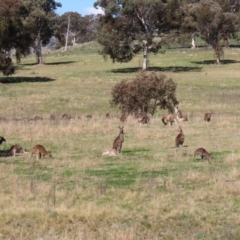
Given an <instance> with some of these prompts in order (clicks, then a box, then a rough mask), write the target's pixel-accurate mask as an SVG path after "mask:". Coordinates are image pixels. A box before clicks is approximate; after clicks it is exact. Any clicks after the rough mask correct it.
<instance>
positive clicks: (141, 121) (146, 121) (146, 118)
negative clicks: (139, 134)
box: [138, 115, 150, 124]
mask: <svg viewBox="0 0 240 240" xmlns="http://www.w3.org/2000/svg"><path fill="white" fill-rule="evenodd" d="M149 121H150V117H149V116H148V115H144V116H143V117H142V119H141V120H138V122H139V123H142V124H147V123H149Z"/></svg>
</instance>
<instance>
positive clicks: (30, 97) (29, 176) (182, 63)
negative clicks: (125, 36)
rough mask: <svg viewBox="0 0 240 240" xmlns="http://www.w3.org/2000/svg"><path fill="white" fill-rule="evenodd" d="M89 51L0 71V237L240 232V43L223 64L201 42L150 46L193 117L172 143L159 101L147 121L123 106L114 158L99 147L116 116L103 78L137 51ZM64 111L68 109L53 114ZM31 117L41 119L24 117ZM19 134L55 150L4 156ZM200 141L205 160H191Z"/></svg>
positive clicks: (104, 145)
mask: <svg viewBox="0 0 240 240" xmlns="http://www.w3.org/2000/svg"><path fill="white" fill-rule="evenodd" d="M97 50H98V46H97V45H95V44H88V45H83V46H80V47H77V48H73V49H69V51H68V52H66V53H62V52H55V53H49V54H47V55H45V56H44V58H45V63H46V64H45V65H43V66H36V65H35V64H34V63H35V57H33V56H32V57H27V58H26V59H23V60H22V62H21V64H20V65H18V67H17V73H16V74H15V75H14V76H10V77H1V78H0V82H1V84H0V92H1V94H0V102H1V106H2V107H1V109H0V117H5V118H6V120H5V121H4V120H2V121H1V132H0V135H1V136H4V137H5V138H6V140H7V141H6V142H4V143H3V144H2V145H0V153H1V156H0V180H1V181H0V189H1V191H0V192H1V193H0V194H1V198H0V210H1V215H0V222H1V224H0V239H23V240H27V239H29V240H32V239H38V240H40V239H44V240H50V239H51V240H54V239H56V240H59V239H60V240H63V239H64V240H66V239H87V240H91V239H119V240H120V239H122V240H126V239H128V240H136V239H142V240H143V239H144V240H145V239H166V240H169V239H176V240H179V239H184V240H186V239H239V238H240V230H239V224H240V217H239V216H240V210H239V209H240V200H239V194H240V171H239V170H240V150H239V136H240V131H239V130H240V107H239V100H240V94H239V92H240V75H239V68H240V49H237V48H231V49H226V50H225V54H224V59H223V61H222V64H221V65H216V64H214V62H213V58H214V54H213V52H212V51H209V50H194V51H192V50H190V49H175V50H167V51H166V52H165V54H158V55H150V56H149V59H150V67H149V70H155V71H162V72H164V74H166V75H167V76H169V77H171V78H172V79H173V80H174V81H175V82H176V83H177V84H178V88H177V97H178V100H179V102H180V104H179V108H180V109H181V110H182V112H183V113H184V114H187V115H188V119H189V121H188V122H183V123H181V126H182V129H183V131H184V133H185V142H184V147H181V148H174V146H175V143H174V139H175V137H176V136H177V134H178V132H177V125H173V126H164V125H163V123H162V121H161V118H162V117H163V116H164V115H165V114H166V113H167V112H166V111H163V110H159V111H158V112H157V113H156V115H154V117H153V118H151V120H150V124H147V125H142V124H139V123H138V122H137V121H136V120H134V119H133V118H132V117H131V116H129V118H128V120H127V122H126V123H124V130H125V141H124V143H123V149H122V154H121V155H119V156H117V157H104V156H102V155H101V154H102V152H103V151H104V150H105V149H111V147H112V143H113V140H114V139H115V138H116V137H117V135H118V133H119V129H118V126H119V125H122V124H121V123H120V121H119V117H120V112H119V111H118V109H115V108H111V107H110V105H109V100H110V98H111V88H112V87H113V86H114V85H115V84H116V83H118V82H119V81H121V80H123V79H127V80H131V79H132V78H133V77H134V76H135V75H136V74H137V72H138V71H139V69H140V65H141V59H142V56H141V55H139V56H137V57H136V58H135V59H134V60H132V61H131V62H130V63H122V64H119V63H115V64H113V63H112V62H111V61H110V59H108V60H107V61H104V60H103V58H102V57H101V56H100V55H98V53H97ZM209 110H212V111H213V117H212V120H211V122H209V123H207V122H204V121H203V115H204V113H205V112H208V111H209ZM108 111H110V116H111V117H110V119H105V114H106V112H108ZM64 113H68V114H72V115H73V116H76V119H72V120H70V121H69V122H66V121H60V120H57V121H49V117H50V114H55V115H56V116H57V117H58V119H60V117H61V116H62V114H64ZM88 114H91V115H92V116H93V117H92V119H88V118H86V115H88ZM36 115H42V116H43V120H42V121H31V120H30V119H32V118H33V117H34V116H36ZM77 117H79V119H78V118H77ZM17 143H18V144H20V145H22V146H23V147H24V148H25V149H27V150H31V148H32V147H33V146H34V145H35V144H42V145H43V146H45V148H46V149H47V150H51V151H52V154H53V158H52V159H51V158H49V157H46V158H44V159H42V160H39V161H36V156H34V157H33V158H31V154H30V153H25V154H24V155H22V156H16V157H6V156H5V153H6V150H7V149H9V148H10V147H11V146H12V145H14V144H17ZM199 147H204V148H206V149H207V150H208V151H209V152H211V153H212V154H213V156H214V159H213V160H212V164H208V162H207V160H205V159H203V160H202V159H199V158H193V152H194V151H195V150H196V149H197V148H199Z"/></svg>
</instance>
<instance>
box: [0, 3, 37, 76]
mask: <svg viewBox="0 0 240 240" xmlns="http://www.w3.org/2000/svg"><path fill="white" fill-rule="evenodd" d="M0 16H1V17H0V51H1V53H0V71H1V72H3V74H4V75H9V74H12V73H13V72H14V67H13V63H12V56H11V50H12V49H15V50H16V58H17V60H18V61H20V58H21V56H22V55H26V54H27V53H28V50H29V46H31V44H32V43H33V39H32V38H31V36H30V34H29V31H28V29H26V28H24V24H23V20H24V18H25V17H26V16H27V12H26V9H25V7H24V5H23V4H22V1H21V0H1V2H0Z"/></svg>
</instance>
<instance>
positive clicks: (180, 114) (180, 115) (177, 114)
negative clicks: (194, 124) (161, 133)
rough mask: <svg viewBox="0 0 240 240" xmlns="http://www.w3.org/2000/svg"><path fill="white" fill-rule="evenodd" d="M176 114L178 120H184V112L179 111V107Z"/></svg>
mask: <svg viewBox="0 0 240 240" xmlns="http://www.w3.org/2000/svg"><path fill="white" fill-rule="evenodd" d="M175 114H176V117H177V118H183V114H182V112H181V111H180V110H179V108H178V106H176V107H175Z"/></svg>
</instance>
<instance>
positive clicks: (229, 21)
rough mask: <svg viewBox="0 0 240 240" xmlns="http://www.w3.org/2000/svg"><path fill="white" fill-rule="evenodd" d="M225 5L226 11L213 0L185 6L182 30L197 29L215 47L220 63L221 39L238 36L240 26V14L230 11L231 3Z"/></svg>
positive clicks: (204, 0)
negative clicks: (239, 15)
mask: <svg viewBox="0 0 240 240" xmlns="http://www.w3.org/2000/svg"><path fill="white" fill-rule="evenodd" d="M224 6H225V8H224V9H225V11H224V9H223V5H220V4H219V3H218V2H216V1H213V0H201V1H200V2H199V3H195V4H189V5H186V6H184V8H185V14H186V16H185V18H184V21H183V24H182V31H183V32H186V31H188V32H191V31H197V32H198V33H199V34H200V37H201V38H202V39H203V40H204V41H205V42H206V43H208V44H209V45H211V46H212V47H213V49H214V51H215V54H216V62H217V63H220V57H221V54H222V44H221V41H223V40H224V39H226V38H228V37H233V38H234V37H236V32H237V31H238V30H239V26H240V25H239V17H238V15H236V14H235V13H234V12H229V10H230V9H231V8H230V5H226V3H225V4H224ZM227 6H228V7H229V8H227Z"/></svg>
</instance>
